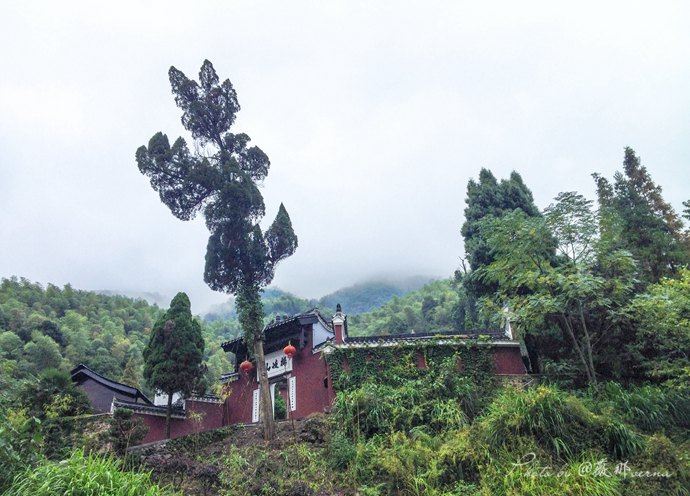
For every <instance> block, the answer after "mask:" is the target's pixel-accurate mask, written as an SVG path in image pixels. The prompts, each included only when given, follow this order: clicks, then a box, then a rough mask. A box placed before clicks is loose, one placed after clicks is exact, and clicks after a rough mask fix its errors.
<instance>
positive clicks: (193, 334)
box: [144, 293, 204, 395]
mask: <svg viewBox="0 0 690 496" xmlns="http://www.w3.org/2000/svg"><path fill="white" fill-rule="evenodd" d="M203 353H204V338H203V336H202V334H201V326H200V325H199V322H197V321H196V320H195V319H194V318H193V317H192V313H191V305H190V302H189V298H188V297H187V295H186V294H184V293H178V294H177V295H176V296H175V298H173V300H172V302H171V303H170V308H169V309H168V310H167V311H166V312H165V314H163V315H162V316H161V317H160V318H159V319H158V321H157V322H156V324H155V325H154V327H153V330H152V332H151V339H150V341H149V344H148V346H147V347H146V349H145V350H144V361H145V366H144V377H145V378H146V380H147V381H148V383H149V385H150V386H151V387H154V388H157V389H159V390H161V391H164V392H166V393H169V394H172V393H175V392H178V391H181V392H182V393H183V394H185V395H189V394H191V393H192V392H193V391H195V390H196V389H197V387H198V384H199V381H200V380H201V378H202V376H203V367H202V359H203Z"/></svg>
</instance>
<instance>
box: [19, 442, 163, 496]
mask: <svg viewBox="0 0 690 496" xmlns="http://www.w3.org/2000/svg"><path fill="white" fill-rule="evenodd" d="M6 494H12V495H14V496H62V495H65V494H69V495H71V496H97V495H103V494H108V495H109V496H120V495H122V496H125V495H126V496H158V495H164V494H169V493H168V492H167V491H166V490H165V489H163V488H161V487H159V486H157V485H155V484H154V483H153V482H152V481H151V476H150V473H149V472H142V473H135V472H125V471H123V470H122V466H121V463H120V462H119V461H118V460H117V459H115V458H112V457H100V456H91V455H85V454H84V453H83V451H81V450H76V451H74V452H73V453H72V455H71V456H70V457H69V458H68V459H67V460H63V461H61V462H53V461H44V462H43V463H41V464H39V465H38V466H37V467H35V468H31V469H28V470H26V471H25V472H24V473H21V474H19V475H17V476H16V477H15V479H14V484H13V485H12V487H10V489H9V490H8V491H7V493H6Z"/></svg>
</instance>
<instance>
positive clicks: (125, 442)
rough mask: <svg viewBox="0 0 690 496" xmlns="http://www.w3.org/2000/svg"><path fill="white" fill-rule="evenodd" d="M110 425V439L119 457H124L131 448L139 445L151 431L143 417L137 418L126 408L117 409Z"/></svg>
mask: <svg viewBox="0 0 690 496" xmlns="http://www.w3.org/2000/svg"><path fill="white" fill-rule="evenodd" d="M109 424H110V425H109V428H108V439H109V440H110V442H111V443H112V447H113V451H114V452H115V454H117V455H119V456H124V455H125V453H126V452H127V448H129V447H130V446H136V445H137V444H139V443H140V442H141V441H142V440H143V439H144V437H145V436H146V433H147V432H148V430H149V429H148V427H146V424H144V421H143V420H142V418H141V417H135V416H134V415H133V414H132V410H128V409H126V408H117V409H116V410H115V411H114V412H113V415H112V417H111V418H110V421H109Z"/></svg>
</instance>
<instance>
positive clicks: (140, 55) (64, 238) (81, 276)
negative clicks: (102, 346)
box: [0, 1, 690, 312]
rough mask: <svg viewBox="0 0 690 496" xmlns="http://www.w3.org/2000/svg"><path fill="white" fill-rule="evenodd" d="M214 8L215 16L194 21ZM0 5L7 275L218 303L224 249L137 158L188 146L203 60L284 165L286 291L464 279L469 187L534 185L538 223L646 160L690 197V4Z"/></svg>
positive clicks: (272, 183) (243, 119) (663, 180)
mask: <svg viewBox="0 0 690 496" xmlns="http://www.w3.org/2000/svg"><path fill="white" fill-rule="evenodd" d="M195 4H199V5H195ZM563 5H564V4H561V3H558V2H544V3H524V2H519V3H516V2H505V3H486V2H481V3H479V2H450V1H449V2H429V1H425V2H402V1H395V2H354V1H343V2H299V1H290V2H278V1H274V2H264V1H252V2H234V1H233V2H229V1H222V2H152V1H137V2H122V1H121V2H109V3H107V4H105V3H93V2H80V3H74V2H47V1H46V2H20V1H17V2H8V1H4V2H2V5H1V6H0V46H1V47H2V48H1V49H0V276H10V275H18V276H24V277H27V278H29V279H31V280H34V281H39V282H41V283H47V282H53V283H56V284H60V285H61V284H64V283H67V282H70V283H71V284H72V285H73V286H74V287H77V288H81V289H110V290H120V291H149V292H158V293H161V294H164V295H167V296H172V295H173V294H174V293H175V292H176V291H179V290H184V291H187V292H188V293H189V295H190V297H191V299H192V303H193V306H194V310H195V311H197V312H201V311H204V310H205V308H207V307H208V306H209V305H211V304H213V303H216V302H220V301H223V300H224V299H226V298H227V296H226V295H222V294H218V293H214V292H212V291H210V290H209V289H208V288H207V287H206V286H205V284H204V282H203V266H204V254H205V249H206V241H207V238H208V232H207V231H206V228H205V226H204V224H203V221H202V219H197V220H195V221H191V222H182V221H179V220H177V219H176V218H174V217H173V216H172V215H171V214H170V212H169V211H168V209H167V208H166V207H165V206H164V205H163V204H161V203H160V201H159V199H158V195H157V194H156V193H155V192H154V191H153V190H152V189H151V187H150V186H149V183H148V180H147V179H146V178H144V177H143V176H142V175H141V174H140V173H139V172H138V170H137V167H136V163H135V160H134V152H135V150H136V149H137V147H139V146H140V145H142V144H145V143H147V142H148V140H149V138H150V137H151V136H152V135H153V134H154V133H155V132H157V131H163V132H165V133H167V134H168V136H169V137H170V138H171V140H172V139H174V138H175V137H177V136H178V135H184V136H185V137H188V136H187V134H186V133H185V132H184V130H183V129H182V127H181V124H180V112H179V111H178V109H177V108H176V107H175V104H174V102H173V98H172V95H171V92H170V87H169V83H168V80H167V70H168V68H169V67H170V65H175V66H176V67H177V68H179V69H181V70H182V71H184V72H185V73H186V74H187V75H188V76H190V77H195V78H196V75H197V73H198V70H199V67H200V65H201V63H202V61H203V60H204V59H205V58H208V59H209V60H211V61H212V62H213V64H214V65H215V67H216V70H217V71H218V73H219V75H220V76H221V78H226V77H227V78H230V80H231V81H232V83H233V85H234V86H235V89H236V90H237V92H238V96H239V100H240V104H241V105H242V111H241V112H240V114H239V118H238V121H237V124H236V126H235V128H234V129H235V132H246V133H247V134H249V135H250V136H251V137H252V142H253V144H256V145H258V146H260V147H261V148H262V149H263V150H264V151H265V152H266V153H267V154H268V155H269V157H270V159H271V170H270V173H269V175H268V177H267V179H266V181H265V183H264V185H263V188H262V192H263V194H264V196H265V201H266V205H267V221H270V220H272V218H273V216H275V213H276V211H277V208H278V205H279V204H280V202H284V203H285V206H286V207H287V209H288V211H289V213H290V216H291V218H292V222H293V226H294V228H295V231H296V232H297V234H298V236H299V248H298V250H297V252H296V254H295V255H294V256H293V257H291V258H289V259H288V260H285V261H284V262H282V264H281V265H280V266H279V268H278V270H277V275H276V278H275V281H274V284H275V285H276V286H279V287H281V288H283V289H286V290H290V291H292V292H294V293H296V294H299V295H301V296H305V297H318V296H321V295H323V294H325V293H327V292H330V291H333V290H335V289H337V288H339V287H342V286H345V285H349V284H352V283H355V282H357V281H360V280H363V279H367V278H371V277H374V276H380V275H385V276H389V277H390V276H400V277H402V276H407V275H414V274H423V275H431V276H439V277H443V276H448V275H450V274H451V273H452V272H453V270H454V269H455V268H457V267H458V266H459V260H460V257H462V255H463V250H462V239H461V236H460V226H461V224H462V222H463V213H462V212H463V208H464V197H465V188H466V184H467V181H468V179H469V178H470V177H476V176H477V174H478V172H479V169H480V168H481V167H487V168H489V169H491V170H492V171H493V172H494V174H495V175H496V176H498V177H507V175H508V174H509V173H510V171H511V170H513V169H515V170H517V171H519V172H520V173H521V174H522V176H523V179H524V180H525V182H526V184H527V185H528V186H529V187H530V188H531V189H532V191H533V193H534V195H535V199H536V202H537V204H538V205H539V206H540V207H545V206H547V205H548V204H549V202H550V201H551V200H552V199H553V197H554V196H556V194H557V193H558V192H559V191H564V190H577V191H580V192H581V193H583V194H586V195H588V196H590V197H591V198H594V188H593V182H592V179H591V176H590V174H591V173H592V172H595V171H597V172H600V173H603V174H604V175H606V176H608V177H610V176H611V175H612V174H613V172H614V171H615V170H616V169H620V164H621V162H622V157H623V148H624V147H625V146H627V145H629V146H632V147H633V148H635V150H636V151H637V152H638V154H639V155H640V156H641V158H642V161H643V163H644V164H645V165H646V166H647V167H648V168H649V170H650V172H651V173H652V175H653V177H654V179H655V180H656V181H657V182H658V183H659V184H661V186H662V187H663V188H664V194H665V197H666V199H667V200H669V201H671V202H672V203H673V205H674V206H675V207H676V208H677V209H680V208H681V202H682V201H683V200H686V199H688V198H690V191H689V188H688V184H690V167H689V165H690V139H689V138H688V137H689V136H690V118H689V116H690V113H689V111H690V91H689V90H690V65H688V61H690V30H688V29H687V26H688V21H689V20H690V7H689V5H690V4H688V3H687V2H670V3H664V2H654V3H651V2H643V3H634V2H620V3H613V2H606V3H602V2H593V3H584V2H578V3H573V4H569V8H565V7H564V6H563Z"/></svg>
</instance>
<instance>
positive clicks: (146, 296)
mask: <svg viewBox="0 0 690 496" xmlns="http://www.w3.org/2000/svg"><path fill="white" fill-rule="evenodd" d="M94 293H97V294H101V295H104V296H125V297H127V298H132V299H134V300H144V301H146V302H147V303H149V304H150V305H158V306H159V307H161V308H168V305H170V300H171V299H172V296H169V295H164V294H161V293H156V292H151V291H127V290H119V289H118V290H116V289H97V290H95V291H94Z"/></svg>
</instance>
